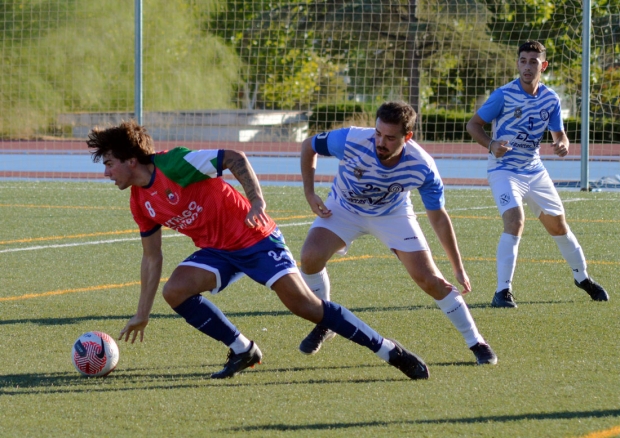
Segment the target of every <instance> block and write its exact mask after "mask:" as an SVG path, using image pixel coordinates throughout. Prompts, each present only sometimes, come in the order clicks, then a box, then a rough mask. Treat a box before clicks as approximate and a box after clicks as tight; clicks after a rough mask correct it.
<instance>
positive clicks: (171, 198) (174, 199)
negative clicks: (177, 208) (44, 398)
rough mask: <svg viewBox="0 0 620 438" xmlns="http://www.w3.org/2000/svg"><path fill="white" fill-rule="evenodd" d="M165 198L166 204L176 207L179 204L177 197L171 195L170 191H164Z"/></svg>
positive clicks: (174, 194)
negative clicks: (166, 199)
mask: <svg viewBox="0 0 620 438" xmlns="http://www.w3.org/2000/svg"><path fill="white" fill-rule="evenodd" d="M166 198H168V202H169V203H171V204H172V205H177V204H178V203H179V195H177V194H176V193H172V190H170V189H166Z"/></svg>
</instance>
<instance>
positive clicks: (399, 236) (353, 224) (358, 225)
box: [310, 197, 429, 255]
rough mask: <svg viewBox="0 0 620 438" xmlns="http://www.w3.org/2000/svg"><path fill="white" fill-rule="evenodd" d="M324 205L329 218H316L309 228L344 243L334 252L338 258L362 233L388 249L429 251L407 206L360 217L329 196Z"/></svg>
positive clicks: (412, 213) (414, 216) (420, 230)
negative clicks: (327, 234)
mask: <svg viewBox="0 0 620 438" xmlns="http://www.w3.org/2000/svg"><path fill="white" fill-rule="evenodd" d="M325 206H326V207H327V208H328V209H330V210H331V212H332V215H331V216H330V217H328V218H322V217H317V218H316V219H315V220H314V222H313V223H312V226H311V227H310V229H312V228H319V227H320V228H326V229H328V230H329V231H331V232H332V233H334V234H336V235H337V236H338V237H340V238H341V239H342V240H343V241H344V243H345V244H346V246H345V248H344V249H342V250H340V251H338V252H337V253H338V254H340V255H345V254H346V253H347V251H348V250H349V247H350V246H351V243H352V242H353V241H354V240H355V239H357V238H358V237H360V236H363V235H365V234H370V235H372V236H375V237H376V238H377V239H379V240H380V241H381V242H383V244H384V245H385V246H387V247H388V248H389V249H391V250H394V249H397V250H399V251H405V252H416V251H428V249H429V248H428V243H427V242H426V238H425V237H424V234H423V233H422V229H421V228H420V224H418V220H417V219H416V215H415V213H414V212H413V209H412V208H411V207H409V208H406V207H403V208H402V209H398V210H397V211H396V212H394V213H390V214H388V215H385V216H362V215H359V214H356V213H351V212H350V211H348V210H345V209H344V208H342V207H341V206H340V204H339V203H338V201H336V200H334V199H333V198H332V197H329V198H327V200H326V201H325Z"/></svg>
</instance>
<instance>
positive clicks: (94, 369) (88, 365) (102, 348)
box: [71, 331, 119, 377]
mask: <svg viewBox="0 0 620 438" xmlns="http://www.w3.org/2000/svg"><path fill="white" fill-rule="evenodd" d="M118 357H119V352H118V345H116V342H115V341H114V339H112V337H111V336H110V335H108V334H107V333H103V332H96V331H93V332H87V333H84V334H83V335H82V336H80V337H79V338H77V340H76V341H75V343H74V344H73V351H72V352H71V361H72V362H73V365H74V366H75V369H76V370H78V371H79V372H80V373H81V374H83V375H85V376H89V377H100V376H107V375H108V374H110V373H111V372H112V371H114V368H116V364H117V363H118Z"/></svg>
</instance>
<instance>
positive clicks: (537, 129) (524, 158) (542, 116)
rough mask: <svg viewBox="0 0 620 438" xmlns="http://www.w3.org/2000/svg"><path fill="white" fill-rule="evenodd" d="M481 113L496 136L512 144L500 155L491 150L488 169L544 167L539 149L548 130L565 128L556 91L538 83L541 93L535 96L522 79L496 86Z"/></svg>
mask: <svg viewBox="0 0 620 438" xmlns="http://www.w3.org/2000/svg"><path fill="white" fill-rule="evenodd" d="M478 115H479V116H480V118H482V120H484V121H485V122H487V123H490V122H492V129H493V136H492V138H493V139H494V140H506V141H508V142H509V144H508V146H510V147H512V150H511V151H509V152H507V153H506V154H505V155H504V156H503V157H501V158H495V156H494V155H493V154H489V161H488V166H487V171H488V172H494V171H496V170H508V171H511V172H514V173H518V174H523V175H530V174H535V173H538V172H541V171H543V170H544V169H545V167H544V166H543V163H542V161H541V160H540V152H539V151H540V141H541V139H542V136H543V134H544V133H545V130H546V129H549V130H550V131H552V132H560V131H563V130H564V127H563V124H562V116H561V108H560V98H559V97H558V95H557V94H556V92H555V91H553V90H552V89H550V88H548V87H546V86H545V85H543V84H539V85H538V94H537V95H536V96H532V95H530V94H528V93H526V92H525V91H523V88H522V87H521V83H520V81H519V79H515V80H514V81H512V82H509V83H508V84H506V85H504V86H502V87H500V88H498V89H497V90H495V91H494V92H493V93H492V94H491V96H490V97H489V99H488V100H487V101H486V102H485V103H484V105H482V107H481V108H480V109H479V110H478Z"/></svg>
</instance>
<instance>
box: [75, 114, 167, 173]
mask: <svg viewBox="0 0 620 438" xmlns="http://www.w3.org/2000/svg"><path fill="white" fill-rule="evenodd" d="M86 144H87V145H88V147H89V148H90V149H94V150H93V151H91V156H92V159H93V162H95V163H98V162H99V161H100V160H101V157H103V156H104V155H105V154H107V153H108V152H112V155H113V156H114V158H117V159H119V160H121V161H126V160H128V159H130V158H137V159H138V162H139V163H141V164H149V163H150V162H151V155H153V154H154V153H155V148H154V147H153V138H152V137H151V136H150V135H149V134H148V132H146V128H145V127H144V126H140V125H139V124H138V122H136V121H135V120H133V119H132V120H130V121H128V122H122V123H121V124H120V125H119V126H114V127H112V128H100V127H98V126H97V127H95V128H93V130H92V131H91V132H90V133H89V134H88V140H87V141H86Z"/></svg>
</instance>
